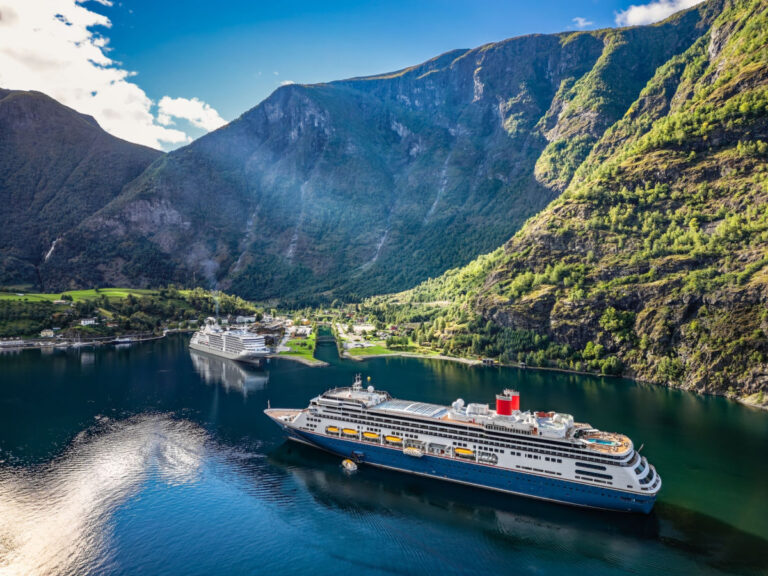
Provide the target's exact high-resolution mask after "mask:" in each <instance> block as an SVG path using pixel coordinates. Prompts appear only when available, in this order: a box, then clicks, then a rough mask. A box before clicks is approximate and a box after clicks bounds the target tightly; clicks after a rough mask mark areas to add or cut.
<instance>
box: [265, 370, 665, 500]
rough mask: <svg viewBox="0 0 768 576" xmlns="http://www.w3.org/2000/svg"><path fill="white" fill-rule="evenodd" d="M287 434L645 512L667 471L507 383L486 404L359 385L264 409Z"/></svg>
mask: <svg viewBox="0 0 768 576" xmlns="http://www.w3.org/2000/svg"><path fill="white" fill-rule="evenodd" d="M265 412H266V414H267V415H268V416H269V417H270V418H271V419H272V420H274V421H275V422H276V423H277V424H278V425H280V426H281V427H282V428H283V430H284V431H285V433H286V434H287V436H288V437H289V438H290V439H291V440H295V441H298V442H303V443H305V444H309V445H311V446H315V447H317V448H321V449H324V450H327V451H329V452H332V453H334V454H337V455H339V456H342V457H345V458H351V459H352V460H354V461H355V462H357V463H358V464H360V463H363V464H371V465H374V466H380V467H383V468H390V469H393V470H399V471H402V472H409V473H411V474H417V475H421V476H429V477H433V478H438V479H441V480H449V481H452V482H458V483H461V484H468V485H472V486H478V487H481V488H489V489H493V490H498V491H502V492H508V493H511V494H517V495H521V496H529V497H532V498H539V499H542V500H551V501H555V502H561V503H565V504H572V505H576V506H585V507H590V508H600V509H606V510H618V511H626V512H643V513H646V514H647V513H649V512H650V511H651V509H652V508H653V505H654V502H655V501H656V495H657V494H658V492H659V490H660V489H661V478H660V477H659V475H658V474H657V473H656V470H655V468H654V467H653V466H651V465H650V464H649V463H648V461H647V460H646V458H645V457H643V456H641V455H640V454H639V452H638V451H637V450H635V448H634V446H633V444H632V441H631V440H630V439H629V438H627V437H626V436H624V435H622V434H616V433H610V432H601V431H599V430H596V429H595V428H592V427H591V426H590V425H589V424H580V423H576V422H574V421H573V417H572V416H570V415H568V414H559V413H556V412H528V411H527V412H522V411H521V410H520V397H519V394H518V393H517V392H515V391H512V390H505V391H504V393H503V394H500V395H498V396H497V397H496V410H491V409H490V408H489V406H488V405H487V404H466V405H465V404H464V401H463V400H461V399H459V400H456V401H455V402H454V403H453V404H452V405H451V406H440V405H437V404H428V403H425V402H411V401H408V400H398V399H394V398H392V397H391V396H390V395H389V394H388V393H386V392H383V391H380V390H375V389H374V388H373V386H368V387H367V388H363V386H362V380H361V378H360V376H358V377H357V378H356V379H355V382H354V384H353V386H352V387H350V388H336V389H334V390H329V391H328V392H325V393H324V394H321V395H320V396H317V397H316V398H313V399H312V400H311V402H310V404H309V406H308V407H307V408H304V409H278V408H271V409H267V410H266V411H265Z"/></svg>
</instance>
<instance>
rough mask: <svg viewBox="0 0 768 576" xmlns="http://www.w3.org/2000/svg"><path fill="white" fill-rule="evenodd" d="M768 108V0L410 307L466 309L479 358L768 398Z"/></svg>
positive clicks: (709, 34)
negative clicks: (439, 303) (516, 224)
mask: <svg viewBox="0 0 768 576" xmlns="http://www.w3.org/2000/svg"><path fill="white" fill-rule="evenodd" d="M711 7H712V5H709V6H707V7H706V8H705V9H709V8H711ZM767 113H768V2H765V1H764V0H762V1H759V0H734V1H731V2H728V3H726V5H725V7H724V9H723V10H722V13H721V14H720V15H719V16H718V17H717V18H716V19H715V20H714V21H713V22H712V23H711V26H710V27H709V28H708V29H707V30H706V32H705V33H704V34H703V35H702V36H701V37H700V38H699V39H698V40H697V41H696V42H694V43H693V44H692V45H691V46H690V48H689V49H688V50H686V51H685V52H684V53H682V54H680V55H677V56H675V57H673V58H671V59H670V60H669V61H668V62H666V63H665V64H664V65H662V66H660V67H659V68H658V69H657V71H656V73H655V74H654V75H653V77H652V78H651V79H650V81H649V82H648V83H647V84H646V85H645V86H644V88H643V89H642V91H641V92H640V96H639V98H637V99H636V101H635V102H634V103H633V104H632V105H631V106H630V107H629V109H628V111H627V113H626V114H624V115H623V116H622V117H621V118H620V119H619V120H618V121H617V122H615V123H614V124H613V125H612V126H611V127H609V128H608V129H607V130H606V131H605V132H604V134H603V136H602V137H601V138H600V140H598V142H597V143H596V145H595V146H594V147H593V148H592V150H591V152H590V154H589V155H588V156H587V158H586V159H585V161H584V162H583V163H582V164H581V165H580V166H579V167H578V169H577V170H576V172H575V176H574V177H573V180H572V182H571V183H570V185H569V187H568V188H567V190H566V191H565V192H564V193H563V194H562V195H561V196H560V197H559V198H558V199H557V200H555V201H554V202H552V204H550V205H549V206H548V207H547V209H546V210H544V211H542V212H541V213H540V214H539V215H537V216H536V217H534V218H533V219H531V221H530V222H528V223H527V224H526V225H525V227H524V228H523V229H522V230H521V231H520V232H519V233H518V234H516V235H515V236H514V237H513V238H512V239H511V240H510V241H509V242H507V243H506V244H505V245H504V247H503V249H502V250H498V251H496V252H495V253H493V254H492V255H490V256H488V257H485V258H483V259H482V260H481V261H479V262H476V263H473V264H472V265H471V266H470V267H468V268H467V269H466V270H465V271H458V272H452V273H451V274H449V275H447V276H446V277H445V278H444V279H443V280H441V281H439V282H435V283H432V284H431V285H425V286H424V287H420V288H419V289H417V290H415V291H414V292H413V293H412V294H411V295H410V296H404V295H400V296H398V297H397V299H396V301H398V302H403V301H404V300H405V301H409V302H410V304H409V306H411V307H412V308H413V309H415V310H418V309H419V307H420V306H421V305H419V304H417V302H423V301H425V300H429V299H430V298H440V299H450V300H452V301H453V302H454V303H455V305H454V307H453V310H452V311H447V312H440V313H438V315H440V314H442V315H444V316H447V318H448V320H449V322H448V324H449V325H450V321H451V320H454V321H456V326H455V331H456V332H458V333H461V331H462V330H463V329H465V326H462V325H461V324H460V323H459V322H458V321H457V320H456V319H458V318H460V317H461V316H462V315H463V316H464V318H465V319H466V317H467V316H470V317H472V318H473V320H472V322H473V323H474V324H473V325H474V326H475V327H480V328H479V329H478V330H479V333H480V338H479V339H478V340H474V341H472V342H471V343H470V342H469V341H468V340H467V339H466V338H465V340H464V348H463V349H464V350H466V349H467V347H468V346H471V347H473V348H474V351H475V352H477V353H483V352H487V351H493V352H495V353H496V354H503V355H505V357H506V358H507V359H509V360H517V359H521V360H526V361H529V362H534V363H545V364H546V363H549V364H554V365H559V366H564V367H571V368H578V369H584V368H588V369H594V370H602V371H604V372H611V373H619V372H623V373H625V374H628V375H632V376H636V377H638V378H640V379H642V380H647V381H652V382H658V383H666V384H670V385H674V386H680V387H684V388H688V389H693V390H697V391H700V392H716V393H727V394H730V393H733V394H737V395H739V396H741V397H743V398H746V399H748V400H750V401H752V402H755V403H765V402H766V401H768V398H766V397H765V396H766V395H765V391H766V389H767V388H768V337H767V334H768V320H767V318H768V314H767V312H766V310H768V308H766V304H768V274H766V270H768V268H766V266H767V265H768V180H767V179H766V174H767V173H768V115H767ZM421 308H423V306H421ZM418 313H419V314H422V315H423V314H424V310H421V311H420V312H418ZM401 314H402V311H401ZM432 314H435V312H434V311H433V312H432ZM444 322H445V320H444ZM486 322H490V323H489V324H488V326H487V328H486V327H485V325H486V324H485V323H486ZM524 331H533V332H535V333H536V334H537V335H539V336H541V337H542V339H540V340H537V341H536V342H535V343H531V342H530V341H529V342H528V344H525V345H522V346H517V347H514V346H513V347H510V346H509V345H508V344H506V345H505V344H504V342H513V341H516V340H514V339H512V338H511V336H510V335H516V337H517V338H518V340H519V339H520V338H519V335H520V334H521V333H523V332H524ZM505 338H506V340H505ZM449 339H450V338H449ZM454 340H455V338H454ZM457 342H458V343H457ZM454 343H457V348H459V349H461V347H462V345H461V343H460V342H459V341H458V340H456V342H454ZM449 345H451V343H450V342H449ZM505 346H506V347H505Z"/></svg>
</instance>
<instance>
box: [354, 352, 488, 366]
mask: <svg viewBox="0 0 768 576" xmlns="http://www.w3.org/2000/svg"><path fill="white" fill-rule="evenodd" d="M339 356H340V357H341V358H344V359H345V360H353V361H355V362H364V361H366V360H370V359H372V358H389V357H399V358H423V359H425V360H429V359H434V360H446V361H448V362H458V363H459V364H465V365H466V366H482V365H483V363H482V361H480V360H473V359H472V358H461V357H460V356H445V355H444V354H420V353H418V352H397V351H395V352H387V353H386V354H361V355H359V356H352V355H350V354H348V353H347V352H346V351H345V352H344V353H343V354H340V355H339ZM497 366H498V364H497Z"/></svg>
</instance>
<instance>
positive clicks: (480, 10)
mask: <svg viewBox="0 0 768 576" xmlns="http://www.w3.org/2000/svg"><path fill="white" fill-rule="evenodd" d="M699 1H700V0H645V1H644V0H635V2H631V1H629V0H534V1H525V2H523V1H512V0H506V1H504V0H461V1H460V0H409V1H406V0H387V1H384V0H376V1H365V0H358V1H356V2H353V1H350V0H334V1H325V2H313V1H310V0H291V1H280V0H273V1H270V2H264V1H261V0H251V1H248V0H219V1H218V2H211V1H205V2H203V1H201V0H185V1H178V0H0V86H2V87H5V88H16V89H35V90H40V91H43V92H46V93H48V94H49V95H51V96H53V97H54V98H56V99H58V100H59V101H61V102H63V103H65V104H67V105H69V106H71V107H73V108H75V109H77V110H79V111H82V112H85V113H88V114H91V115H93V116H94V117H95V118H96V119H97V120H98V121H99V122H100V124H101V125H102V126H103V127H104V128H105V129H107V130H108V131H110V132H112V133H113V134H116V135H118V136H121V137H123V138H126V139H129V140H132V141H135V142H141V143H145V144H147V145H150V146H154V147H158V148H165V149H170V148H174V147H177V146H179V145H182V144H184V143H186V142H188V141H190V139H191V138H194V137H198V136H200V135H201V134H204V133H205V132H206V131H208V130H211V129H215V128H216V127H218V126H220V125H221V124H222V123H223V122H225V121H230V120H232V119H234V118H236V117H237V116H239V115H240V114H241V113H243V112H245V111H246V110H248V109H249V108H251V107H253V106H255V105H256V104H258V103H259V102H260V101H261V100H263V99H264V98H266V97H267V96H269V94H270V93H271V92H272V91H273V90H275V89H276V88H277V87H278V86H279V85H280V84H281V83H285V82H298V83H314V82H324V81H330V80H336V79H341V78H347V77H351V76H359V75H367V74H375V73H380V72H387V71H392V70H397V69H399V68H403V67H406V66H410V65H413V64H417V63H419V62H422V61H424V60H427V59H429V58H431V57H433V56H436V55H438V54H441V53H443V52H446V51H448V50H452V49H455V48H472V47H475V46H479V45H482V44H485V43H487V42H493V41H497V40H502V39H505V38H509V37H513V36H519V35H523V34H531V33H551V32H561V31H565V30H575V29H595V28H604V27H609V26H616V25H618V24H643V23H648V22H652V21H657V20H660V19H662V18H663V17H666V16H667V15H669V14H670V13H672V12H674V11H676V10H678V9H682V8H686V7H689V6H691V5H693V4H696V3H698V2H699Z"/></svg>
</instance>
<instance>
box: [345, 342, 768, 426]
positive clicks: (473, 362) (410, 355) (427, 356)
mask: <svg viewBox="0 0 768 576" xmlns="http://www.w3.org/2000/svg"><path fill="white" fill-rule="evenodd" d="M339 356H340V357H341V358H343V359H346V360H353V361H355V362H364V361H365V360H370V359H373V358H386V357H388V356H392V357H401V358H424V359H430V358H433V359H436V360H447V361H449V362H458V363H460V364H464V365H466V366H485V365H484V364H483V363H482V361H481V360H473V359H471V358H461V357H459V356H445V355H443V354H419V353H417V352H397V351H394V352H390V353H386V354H363V355H360V356H351V355H349V354H347V352H346V350H345V351H344V352H343V353H342V354H340V355H339ZM487 367H488V368H517V369H518V370H545V371H548V372H561V373H564V374H578V375H580V376H593V377H596V378H625V379H627V380H631V381H632V382H634V383H636V384H648V385H651V386H661V387H664V388H671V389H673V390H681V391H683V392H690V390H683V389H682V388H677V387H675V386H668V385H665V384H657V383H655V382H648V381H645V380H639V379H637V378H632V377H631V376H626V375H622V374H599V373H597V372H585V371H583V370H570V369H568V368H557V367H554V366H526V367H524V368H523V367H522V366H518V365H516V364H503V363H501V362H496V363H495V364H493V365H491V366H487ZM693 393H694V394H696V395H697V396H711V397H719V398H725V399H726V400H733V401H734V402H738V403H739V404H741V405H742V406H747V407H750V408H755V409H757V410H762V411H764V412H768V405H760V404H754V403H752V402H747V401H746V399H744V398H739V397H738V396H728V395H727V394H718V393H704V392H693Z"/></svg>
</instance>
